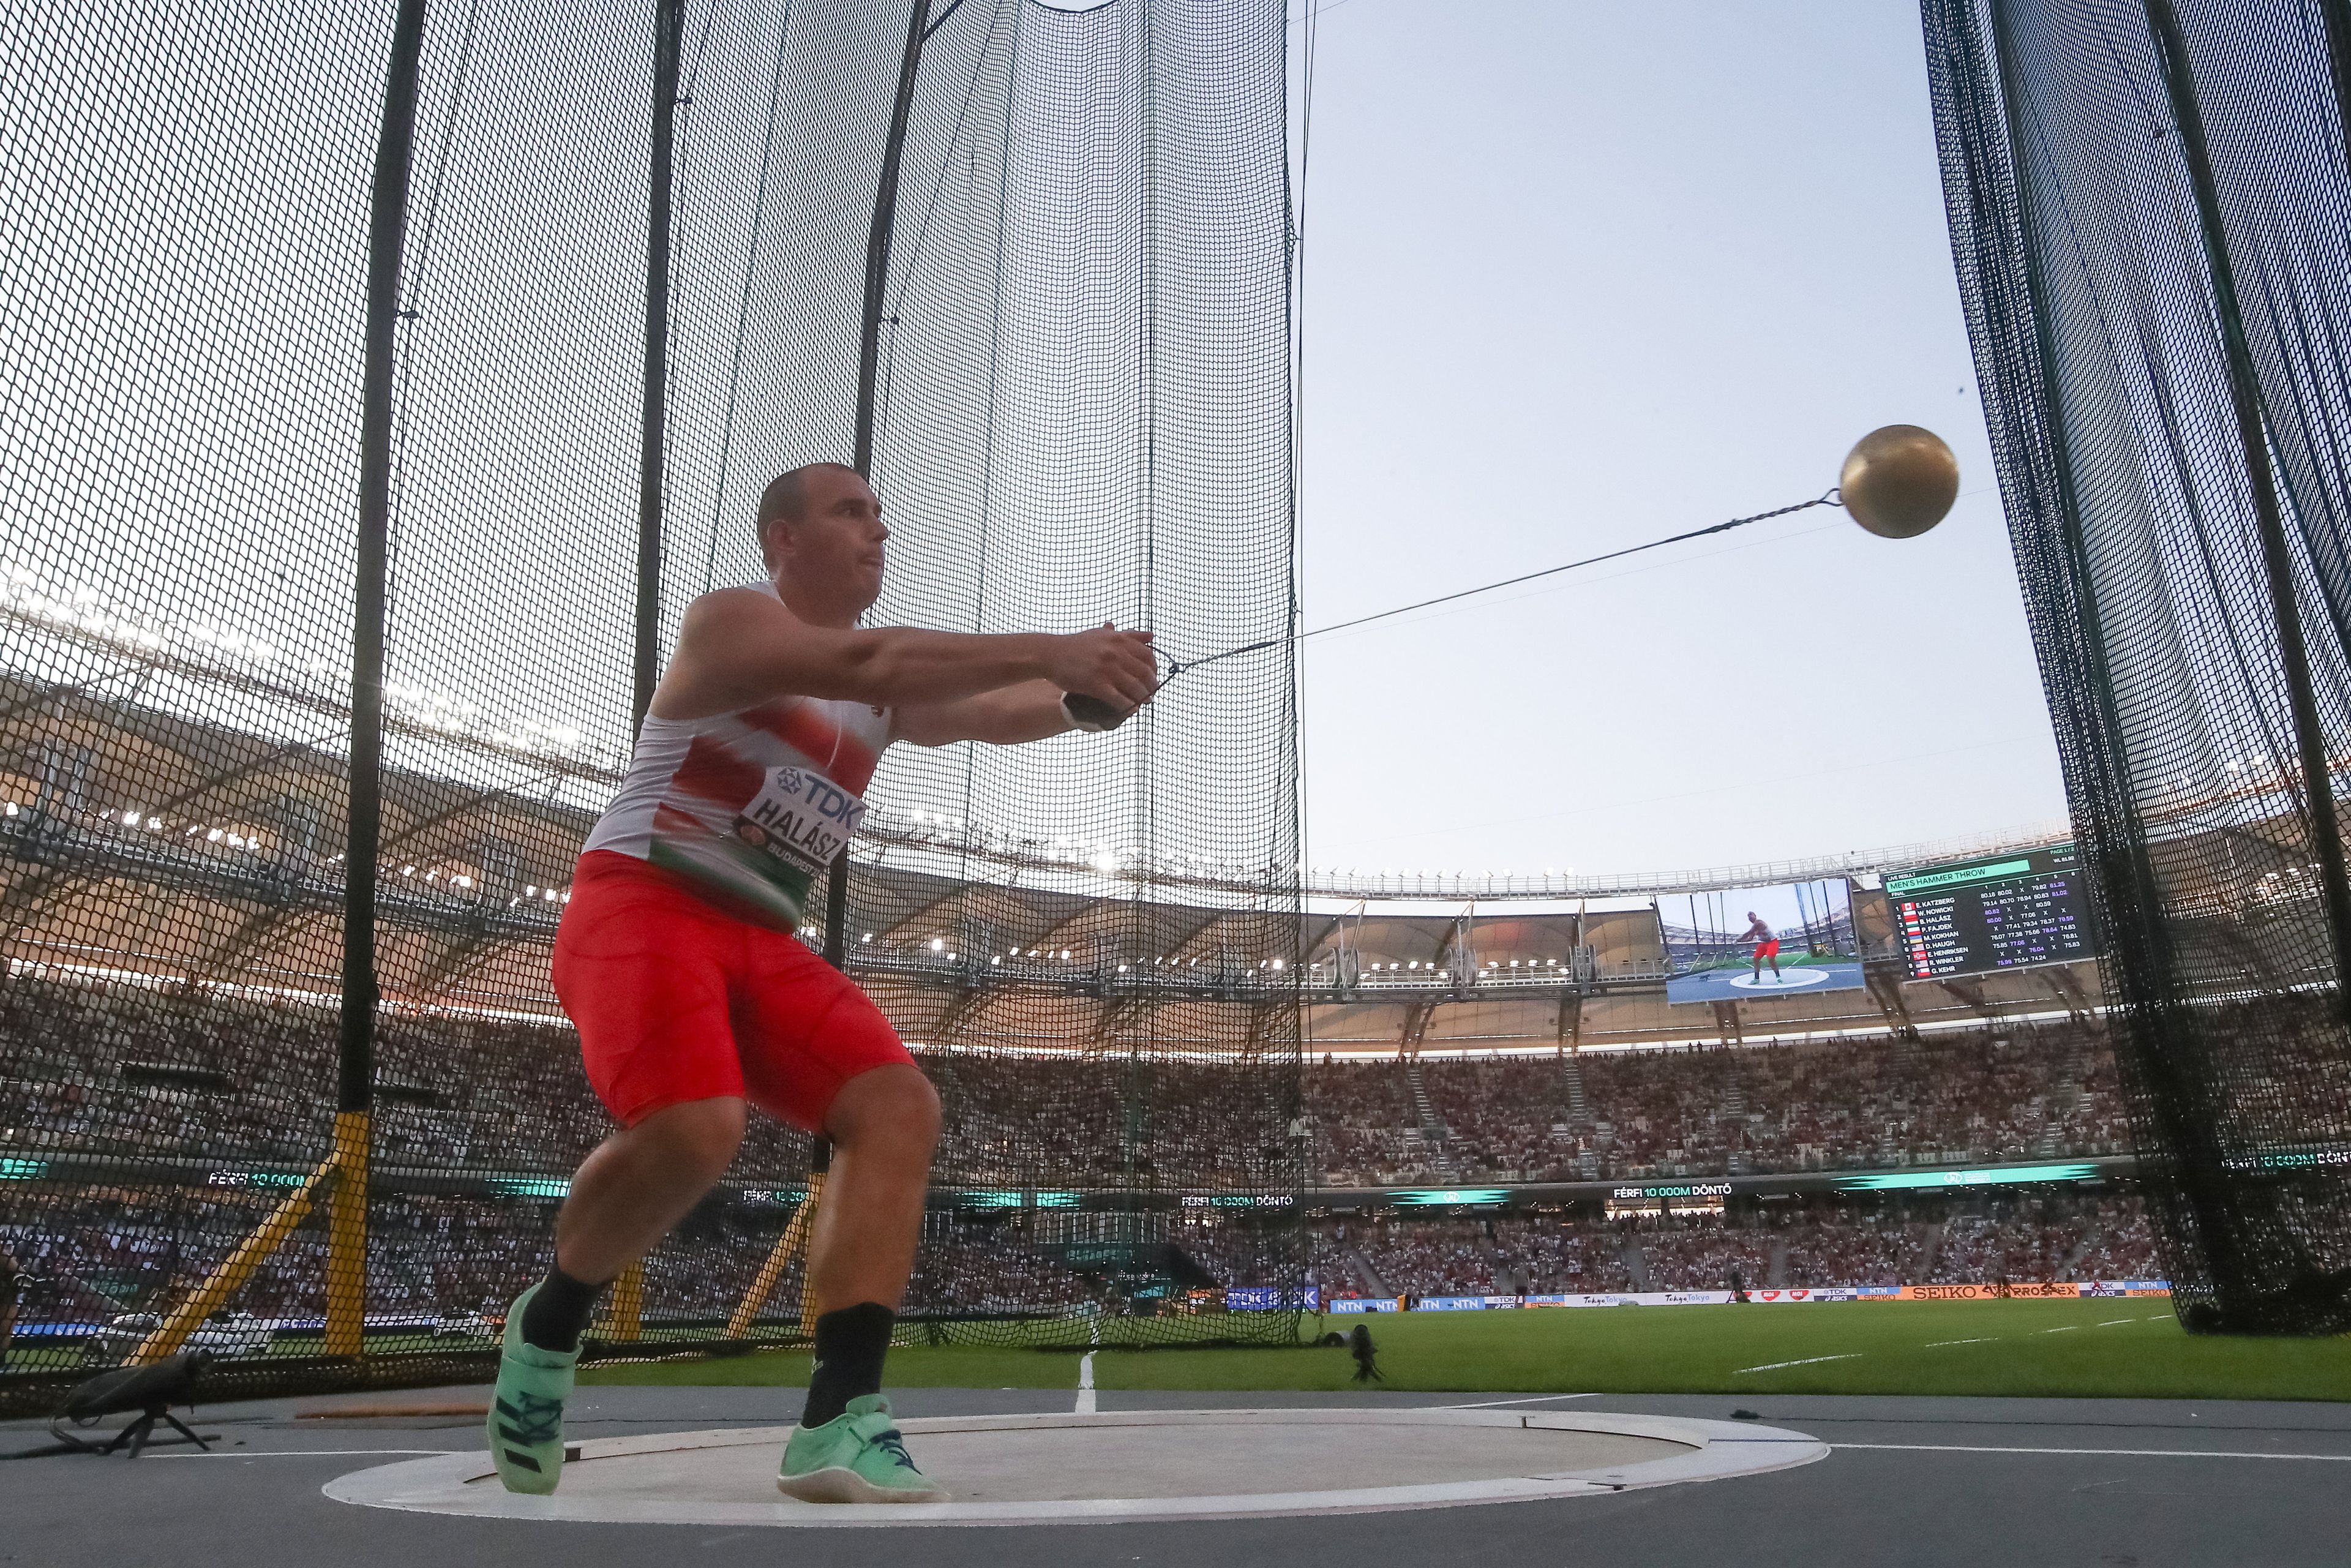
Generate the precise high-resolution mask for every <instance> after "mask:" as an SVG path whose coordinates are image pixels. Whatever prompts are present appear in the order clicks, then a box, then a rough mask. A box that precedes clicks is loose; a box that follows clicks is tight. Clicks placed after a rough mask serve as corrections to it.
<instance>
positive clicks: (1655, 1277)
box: [1634, 1220, 1776, 1291]
mask: <svg viewBox="0 0 2351 1568" xmlns="http://www.w3.org/2000/svg"><path fill="white" fill-rule="evenodd" d="M1775 1241H1776V1238H1775V1237H1774V1236H1773V1235H1772V1233H1771V1232H1770V1231H1768V1230H1761V1229H1755V1228H1750V1227H1747V1226H1738V1225H1726V1224H1724V1223H1722V1222H1721V1221H1719V1220H1701V1221H1698V1222H1697V1223H1695V1224H1684V1223H1680V1222H1678V1221H1669V1222H1667V1223H1665V1224H1661V1225H1657V1226H1655V1227H1644V1228H1642V1229H1641V1230H1639V1231H1638V1232H1636V1233H1635V1239H1634V1244H1635V1246H1637V1247H1638V1248H1639V1249H1640V1252H1641V1261H1642V1265H1643V1270H1644V1272H1646V1274H1647V1275H1648V1281H1649V1289H1651V1290H1652V1291H1729V1290H1749V1289H1752V1288H1755V1287H1758V1286H1763V1285H1768V1284H1770V1283H1771V1279H1772V1268H1771V1255H1772V1251H1773V1248H1774V1244H1775ZM1734 1281H1735V1283H1734Z"/></svg>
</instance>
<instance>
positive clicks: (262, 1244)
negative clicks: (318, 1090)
mask: <svg viewBox="0 0 2351 1568" xmlns="http://www.w3.org/2000/svg"><path fill="white" fill-rule="evenodd" d="M340 1158H341V1156H340V1153H338V1154H333V1155H328V1156H327V1159H326V1163H325V1164H323V1165H321V1166H319V1168H318V1169H317V1170H315V1171H312V1172H311V1173H310V1176H309V1178H308V1180H306V1181H305V1182H303V1184H302V1185H301V1186H298V1187H297V1188H295V1189H294V1190H293V1191H292V1192H290V1193H288V1194H287V1196H286V1201H285V1202H283V1203H281V1204H279V1205H278V1206H277V1207H276V1208H274V1209H272V1210H271V1211H270V1214H269V1218H266V1219H265V1220H263V1221H262V1222H261V1223H260V1224H259V1225H258V1226H256V1228H254V1231H253V1233H252V1234H251V1235H249V1236H247V1237H246V1239H244V1240H243V1241H240V1242H238V1243H237V1247H236V1250H235V1251H234V1252H232V1253H230V1254H229V1255H228V1256H227V1257H226V1258H225V1259H224V1260H222V1262H221V1264H220V1266H219V1267H218V1268H216V1269H214V1270H213V1271H212V1272H211V1273H210V1274H209V1275H207V1276H206V1277H205V1279H204V1283H203V1284H201V1285H198V1286H197V1287H196V1288H195V1290H194V1291H192V1292H191V1293H190V1294H189V1296H188V1299H187V1300H186V1301H182V1302H181V1303H180V1304H179V1306H178V1307H177V1308H176V1309H175V1310H174V1311H173V1312H172V1314H171V1315H170V1316H169V1317H167V1318H165V1319H164V1320H163V1323H162V1327H161V1328H158V1329H157V1330H156V1331H155V1332H154V1333H151V1334H149V1335H148V1336H147V1337H146V1338H145V1339H143V1340H141V1341H140V1342H139V1348H138V1349H137V1350H134V1351H132V1352H131V1363H132V1364H139V1363H142V1362H150V1361H161V1360H162V1359H163V1358H164V1357H165V1356H167V1355H169V1354H172V1352H173V1351H175V1350H177V1349H179V1348H180V1346H182V1345H183V1344H185V1343H187V1339H188V1336H189V1335H190V1334H192V1333H195V1332H196V1330H197V1328H198V1327H200V1326H201V1325H202V1324H203V1322H204V1320H205V1319H206V1318H208V1317H210V1316H212V1315H213V1314H214V1312H218V1311H220V1310H221V1308H223V1307H225V1306H226V1305H227V1304H228V1302H229V1298H231V1297H232V1296H234V1295H235V1294H236V1292H237V1289H238V1287H240V1286H242V1285H243V1284H244V1283H245V1282H246V1281H247V1280H249V1279H251V1278H253V1271H254V1270H256V1269H258V1268H260V1267H261V1265H262V1264H263V1262H264V1261H266V1260H267V1259H268V1257H269V1255H270V1254H271V1253H273V1252H275V1251H277V1249H278V1248H279V1247H280V1246H281V1245H283V1244H284V1242H285V1240H286V1239H287V1237H288V1236H291V1235H292V1234H293V1233H294V1228H295V1227H296V1226H298V1225H299V1224H301V1223H302V1220H303V1218H304V1217H305V1216H306V1215H308V1213H309V1212H310V1205H311V1204H312V1203H313V1202H315V1201H316V1200H317V1199H318V1198H319V1196H320V1188H321V1187H322V1186H339V1185H340V1182H341V1178H342V1171H341V1167H340Z"/></svg>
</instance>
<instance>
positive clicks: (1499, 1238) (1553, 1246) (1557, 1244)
mask: <svg viewBox="0 0 2351 1568" xmlns="http://www.w3.org/2000/svg"><path fill="white" fill-rule="evenodd" d="M1493 1224H1494V1251H1495V1254H1496V1255H1497V1256H1498V1257H1499V1259H1500V1260H1501V1262H1502V1265H1503V1267H1504V1268H1505V1269H1506V1270H1508V1271H1509V1272H1510V1274H1511V1276H1512V1277H1513V1278H1514V1279H1515V1280H1516V1281H1517V1283H1518V1287H1519V1292H1520V1294H1522V1295H1569V1294H1573V1295H1600V1294H1604V1293H1606V1292H1609V1291H1629V1290H1631V1289H1632V1288H1633V1276H1632V1273H1631V1272H1630V1271H1629V1270H1627V1269H1626V1268H1625V1249H1624V1243H1623V1240H1622V1239H1621V1238H1620V1237H1619V1235H1618V1233H1617V1230H1616V1228H1615V1227H1614V1226H1608V1225H1593V1224H1583V1225H1579V1224H1577V1223H1575V1222H1574V1221H1573V1220H1561V1219H1549V1220H1546V1219H1497V1220H1495V1221H1494V1222H1493Z"/></svg>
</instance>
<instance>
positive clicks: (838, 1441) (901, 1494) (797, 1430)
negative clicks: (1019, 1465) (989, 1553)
mask: <svg viewBox="0 0 2351 1568" xmlns="http://www.w3.org/2000/svg"><path fill="white" fill-rule="evenodd" d="M776 1489H777V1490H778V1491H781V1492H782V1493H784V1494H785V1495H786V1496H787V1497H796V1498H798V1499H799V1500H801V1501H802V1502H945V1501H946V1500H947V1494H946V1489H945V1488H943V1487H941V1486H940V1485H939V1484H938V1483H937V1482H935V1481H934V1480H932V1479H931V1478H930V1477H928V1476H926V1475H925V1474H924V1473H923V1472H922V1471H920V1470H918V1469H915V1468H914V1460H913V1459H911V1458H907V1456H906V1442H905V1439H904V1438H903V1437H899V1436H898V1428H897V1427H895V1426H893V1425H892V1423H891V1420H890V1402H889V1401H888V1400H887V1399H884V1398H883V1397H882V1396H880V1395H879V1394H861V1395H859V1396H857V1397H856V1398H854V1399H852V1400H851V1401H850V1402H849V1408H848V1410H847V1411H845V1412H844V1413H842V1414H841V1415H839V1416H834V1417H833V1418H832V1419H831V1420H830V1421H827V1422H826V1423H825V1424H824V1425H823V1426H821V1427H793V1428H792V1439H791V1441H790V1442H789V1443H787V1444H785V1445H784V1469H783V1473H782V1474H780V1475H778V1477H777V1478H776Z"/></svg>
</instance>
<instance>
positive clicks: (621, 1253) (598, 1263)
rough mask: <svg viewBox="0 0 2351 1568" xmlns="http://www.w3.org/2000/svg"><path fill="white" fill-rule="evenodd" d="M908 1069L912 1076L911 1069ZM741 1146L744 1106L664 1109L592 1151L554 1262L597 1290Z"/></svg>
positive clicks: (727, 1103)
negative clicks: (597, 1286) (596, 1285)
mask: <svg viewBox="0 0 2351 1568" xmlns="http://www.w3.org/2000/svg"><path fill="white" fill-rule="evenodd" d="M910 1071H911V1070H910ZM742 1141H743V1102H742V1101H740V1100H733V1099H718V1100H689V1101H686V1102H685V1103H683V1104H678V1105H665V1106H664V1107H662V1109H660V1110H658V1111H655V1112H654V1113H653V1114H651V1115H650V1116H647V1117H646V1118H645V1119H644V1120H643V1121H642V1122H639V1123H638V1124H636V1125H635V1126H633V1127H627V1128H623V1129H622V1131H620V1132H617V1133H615V1134H612V1135H611V1137H609V1138H607V1139H605V1140H604V1141H603V1142H602V1143H601V1144H599V1145H596V1150H595V1152H594V1153H593V1154H591V1155H589V1156H588V1158H587V1161H586V1163H585V1164H583V1165H581V1166H580V1174H579V1175H577V1176H573V1177H572V1178H571V1195H570V1197H567V1198H566V1199H564V1202H563V1212H562V1213H560V1214H559V1215H558V1216H556V1219H555V1258H556V1262H557V1264H558V1265H559V1267H560V1268H561V1269H562V1270H563V1271H564V1272H565V1273H567V1274H569V1275H570V1276H571V1277H572V1278H573V1279H575V1280H579V1281H584V1282H586V1283H589V1284H598V1285H601V1284H602V1283H604V1282H605V1281H609V1280H612V1279H616V1278H618V1277H619V1275H620V1273H621V1270H623V1269H626V1268H627V1267H628V1266H629V1265H630V1264H632V1263H633V1262H635V1261H636V1260H638V1259H640V1258H642V1257H643V1256H644V1255H645V1254H646V1253H648V1252H650V1251H652V1250H653V1248H654V1247H655V1246H656V1245H657V1244H658V1243H659V1242H660V1241H661V1239H662V1238H663V1237H664V1236H666V1235H668V1234H669V1233H670V1231H671V1230H673V1229H674V1228H676V1225H677V1222H678V1221H679V1220H681V1219H684V1218H685V1217H686V1213H687V1211H688V1210H690V1209H692V1208H693V1207H694V1206H695V1204H697V1203H699V1202H701V1201H702V1197H703V1195H704V1194H705V1193H706V1192H708V1191H709V1190H710V1189H711V1188H712V1187H713V1186H716V1185H717V1184H718V1178H719V1177H720V1176H725V1175H726V1167H727V1166H728V1165H729V1164H731V1163H732V1162H733V1160H734V1158H735V1147H736V1145H738V1144H740V1143H741V1142H742Z"/></svg>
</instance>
